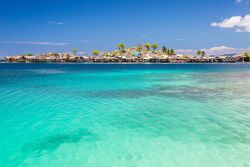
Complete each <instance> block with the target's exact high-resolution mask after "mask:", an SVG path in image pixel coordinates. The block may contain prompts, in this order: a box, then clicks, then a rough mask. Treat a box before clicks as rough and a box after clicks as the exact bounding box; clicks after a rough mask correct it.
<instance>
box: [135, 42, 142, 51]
mask: <svg viewBox="0 0 250 167" xmlns="http://www.w3.org/2000/svg"><path fill="white" fill-rule="evenodd" d="M136 50H137V51H138V52H140V53H141V51H142V45H141V44H139V45H138V46H137V49H136Z"/></svg>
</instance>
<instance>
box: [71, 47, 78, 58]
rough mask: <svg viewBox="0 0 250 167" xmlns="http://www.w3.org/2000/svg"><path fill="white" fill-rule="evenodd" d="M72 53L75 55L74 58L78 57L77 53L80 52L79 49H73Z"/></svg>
mask: <svg viewBox="0 0 250 167" xmlns="http://www.w3.org/2000/svg"><path fill="white" fill-rule="evenodd" d="M71 52H72V53H73V55H74V56H76V53H77V52H78V49H77V48H73V49H72V51H71Z"/></svg>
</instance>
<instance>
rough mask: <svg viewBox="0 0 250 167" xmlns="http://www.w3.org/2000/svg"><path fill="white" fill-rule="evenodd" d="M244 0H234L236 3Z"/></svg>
mask: <svg viewBox="0 0 250 167" xmlns="http://www.w3.org/2000/svg"><path fill="white" fill-rule="evenodd" d="M243 1H244V0H235V2H236V3H241V2H243Z"/></svg>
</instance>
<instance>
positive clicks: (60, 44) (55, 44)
mask: <svg viewBox="0 0 250 167" xmlns="http://www.w3.org/2000/svg"><path fill="white" fill-rule="evenodd" d="M0 43H4V44H30V45H52V46H66V45H69V44H70V43H65V42H61V43H57V42H23V41H0Z"/></svg>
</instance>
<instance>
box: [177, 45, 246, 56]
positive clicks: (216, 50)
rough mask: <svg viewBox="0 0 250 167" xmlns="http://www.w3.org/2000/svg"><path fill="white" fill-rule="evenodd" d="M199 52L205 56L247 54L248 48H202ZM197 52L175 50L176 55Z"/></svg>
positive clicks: (192, 50)
mask: <svg viewBox="0 0 250 167" xmlns="http://www.w3.org/2000/svg"><path fill="white" fill-rule="evenodd" d="M200 50H204V51H205V52H206V53H207V55H223V54H231V53H242V52H249V51H250V47H248V48H233V47H228V46H216V47H211V48H203V49H200ZM196 52H197V50H194V49H176V53H178V54H192V55H195V54H196Z"/></svg>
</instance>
